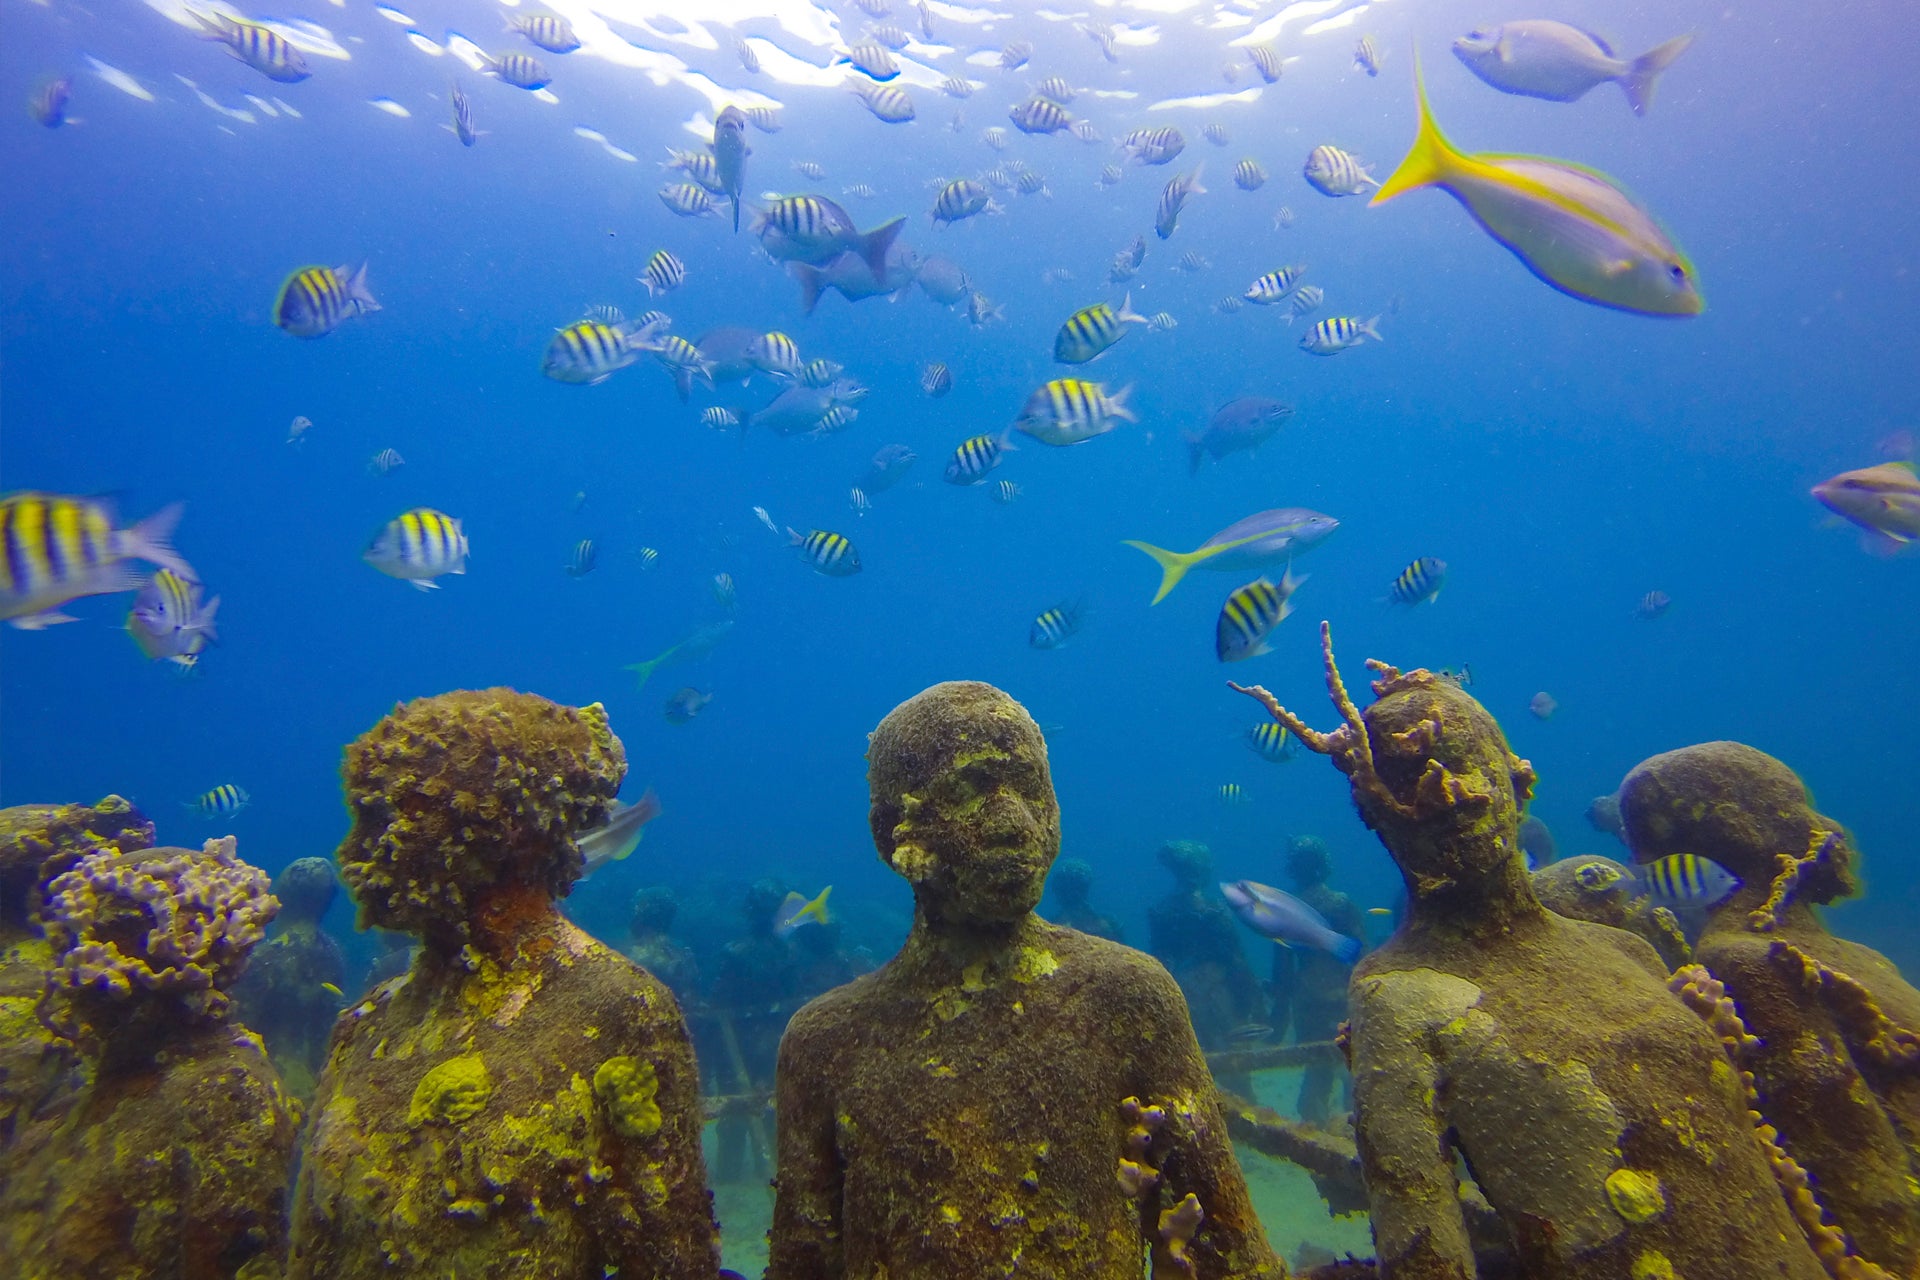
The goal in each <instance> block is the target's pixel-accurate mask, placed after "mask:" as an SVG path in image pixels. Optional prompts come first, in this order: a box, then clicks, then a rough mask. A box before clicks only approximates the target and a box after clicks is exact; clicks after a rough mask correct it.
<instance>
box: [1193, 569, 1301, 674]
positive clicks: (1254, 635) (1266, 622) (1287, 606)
mask: <svg viewBox="0 0 1920 1280" xmlns="http://www.w3.org/2000/svg"><path fill="white" fill-rule="evenodd" d="M1305 581H1306V579H1305V578H1304V577H1300V578H1296V577H1294V576H1293V568H1292V566H1291V565H1289V566H1288V568H1287V571H1286V573H1284V574H1283V575H1281V579H1280V582H1279V584H1278V585H1276V584H1274V583H1273V582H1272V581H1270V580H1268V579H1267V578H1265V577H1259V578H1255V579H1254V580H1253V581H1252V582H1249V583H1248V584H1247V585H1246V586H1244V587H1241V588H1240V589H1239V590H1237V591H1235V592H1234V593H1233V594H1232V595H1230V596H1228V597H1227V602H1226V603H1225V604H1224V605H1222V606H1221V607H1220V617H1219V618H1218V619H1217V620H1216V621H1215V623H1214V629H1213V652H1214V656H1216V657H1218V658H1219V659H1220V661H1222V662H1241V661H1244V660H1246V659H1247V658H1257V657H1259V656H1260V655H1261V654H1264V653H1270V652H1272V650H1271V649H1270V648H1269V647H1268V645H1267V637H1268V636H1270V635H1272V634H1273V630H1274V628H1275V627H1278V626H1279V625H1280V624H1281V623H1282V622H1285V621H1286V620H1287V616H1288V615H1289V614H1291V613H1292V612H1293V605H1292V603H1291V601H1292V599H1293V594H1294V592H1296V591H1298V590H1299V589H1300V584H1301V583H1303V582H1305Z"/></svg>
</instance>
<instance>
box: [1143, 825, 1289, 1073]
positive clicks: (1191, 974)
mask: <svg viewBox="0 0 1920 1280" xmlns="http://www.w3.org/2000/svg"><path fill="white" fill-rule="evenodd" d="M1154 856H1155V858H1156V859H1157V860H1158V861H1159V863H1160V865H1161V866H1163V867H1165V868H1166V869H1167V874H1168V875H1171V876H1172V877H1173V888H1172V889H1170V890H1168V892H1167V895H1166V896H1165V897H1164V898H1161V899H1160V900H1159V901H1158V902H1156V903H1154V904H1153V905H1152V906H1151V907H1149V908H1147V949H1148V950H1149V951H1151V952H1153V958H1154V959H1156V960H1158V961H1159V962H1160V963H1161V964H1163V965H1165V966H1166V967H1167V972H1168V973H1170V974H1172V975H1173V980H1174V981H1175V982H1177V983H1179V984H1180V991H1181V993H1182V994H1183V995H1184V996H1185V997H1186V1000H1187V1012H1188V1014H1189V1015H1190V1016H1191V1018H1192V1019H1193V1030H1194V1034H1195V1035H1196V1036H1198V1037H1199V1039H1200V1045H1201V1047H1202V1048H1204V1049H1205V1050H1206V1051H1207V1052H1209V1053H1214V1052H1218V1051H1220V1050H1223V1049H1228V1048H1231V1047H1232V1045H1233V1036H1234V1032H1236V1031H1237V1030H1239V1029H1240V1028H1242V1027H1244V1026H1247V1025H1248V1024H1249V1023H1253V1022H1256V1021H1258V1020H1259V1019H1260V1018H1261V1017H1264V1016H1265V1012H1266V1011H1265V1009H1264V1008H1263V1006H1264V1004H1265V1003H1266V1000H1265V993H1264V992H1262V990H1261V989H1260V979H1259V978H1257V977H1255V976H1254V972H1253V965H1251V964H1250V963H1248V961H1247V953H1246V949H1245V948H1243V947H1242V946H1241V945H1240V925H1239V923H1238V922H1237V921H1236V920H1235V919H1234V916H1233V912H1231V911H1229V910H1228V909H1227V904H1226V902H1225V900H1224V899H1222V898H1221V897H1220V891H1219V889H1218V888H1217V886H1218V884H1219V877H1218V876H1216V875H1214V873H1213V851H1212V850H1210V849H1208V848H1207V846H1206V845H1204V844H1201V843H1200V842H1199V841H1198V840H1169V841H1167V842H1166V843H1165V844H1163V845H1161V846H1160V848H1159V850H1158V852H1157V853H1156V854H1155V855H1154ZM1232 1088H1233V1089H1234V1091H1235V1092H1237V1093H1251V1092H1252V1086H1251V1085H1250V1084H1248V1083H1246V1082H1245V1077H1242V1078H1241V1080H1240V1081H1238V1082H1235V1083H1234V1084H1233V1086H1232Z"/></svg>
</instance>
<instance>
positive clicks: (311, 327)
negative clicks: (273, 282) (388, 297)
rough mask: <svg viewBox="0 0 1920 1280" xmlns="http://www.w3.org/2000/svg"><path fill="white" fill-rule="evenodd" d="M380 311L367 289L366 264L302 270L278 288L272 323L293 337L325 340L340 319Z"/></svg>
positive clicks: (304, 268) (303, 268) (305, 268)
mask: <svg viewBox="0 0 1920 1280" xmlns="http://www.w3.org/2000/svg"><path fill="white" fill-rule="evenodd" d="M378 310H380V304H379V303H378V302H376V301H374V297H373V294H372V292H370V291H369V290H368V288H367V264H366V263H364V262H363V263H361V264H360V269H359V270H357V271H356V270H354V269H352V268H351V267H301V268H300V269H299V270H298V271H295V272H294V273H293V274H292V275H289V276H288V277H287V278H286V280H285V281H283V282H282V283H281V285H280V295H279V296H278V297H276V298H275V299H274V300H273V322H274V323H275V324H277V325H279V326H280V327H281V328H282V329H285V330H286V331H287V332H288V333H290V334H292V335H293V336H294V337H296V338H324V337H326V336H327V335H328V334H330V333H332V332H333V331H334V330H335V329H336V328H338V327H339V325H340V322H341V321H342V320H346V319H348V318H349V317H352V316H364V315H368V314H370V313H372V312H375V311H378Z"/></svg>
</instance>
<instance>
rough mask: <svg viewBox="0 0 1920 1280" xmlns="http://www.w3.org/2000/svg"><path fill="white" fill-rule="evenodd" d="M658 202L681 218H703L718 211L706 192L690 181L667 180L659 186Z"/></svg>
mask: <svg viewBox="0 0 1920 1280" xmlns="http://www.w3.org/2000/svg"><path fill="white" fill-rule="evenodd" d="M660 203H661V204H664V205H666V206H667V208H669V209H671V210H672V211H673V212H675V213H677V214H679V215H680V216H681V217H683V218H703V217H705V216H706V215H708V214H710V213H717V212H718V210H716V209H715V208H714V205H713V201H712V200H711V199H709V198H708V196H707V193H706V192H705V191H703V190H702V189H701V188H699V187H696V186H695V185H694V184H693V183H691V182H669V183H668V184H667V185H666V186H664V187H662V188H660Z"/></svg>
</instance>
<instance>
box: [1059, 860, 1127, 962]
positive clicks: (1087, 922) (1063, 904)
mask: <svg viewBox="0 0 1920 1280" xmlns="http://www.w3.org/2000/svg"><path fill="white" fill-rule="evenodd" d="M1047 888H1048V889H1049V890H1051V891H1052V893H1053V909H1052V910H1051V911H1049V912H1048V913H1047V917H1048V919H1050V920H1052V921H1053V922H1054V923H1055V924H1063V925H1065V926H1067V928H1069V929H1078V930H1079V931H1080V932H1082V933H1090V934H1092V935H1093V936H1094V937H1096V938H1105V939H1107V941H1109V942H1125V941H1126V940H1127V939H1126V933H1125V931H1124V930H1123V929H1121V927H1120V922H1119V921H1118V920H1115V919H1114V918H1113V917H1112V916H1110V915H1108V914H1106V913H1105V912H1104V911H1101V910H1100V909H1099V908H1097V907H1095V906H1094V905H1093V903H1092V902H1090V901H1089V899H1090V898H1091V897H1092V895H1093V864H1092V863H1090V862H1088V861H1087V860H1086V859H1085V858H1062V859H1060V861H1058V862H1056V863H1054V864H1053V872H1052V874H1050V875H1049V876H1048V877H1047Z"/></svg>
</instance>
